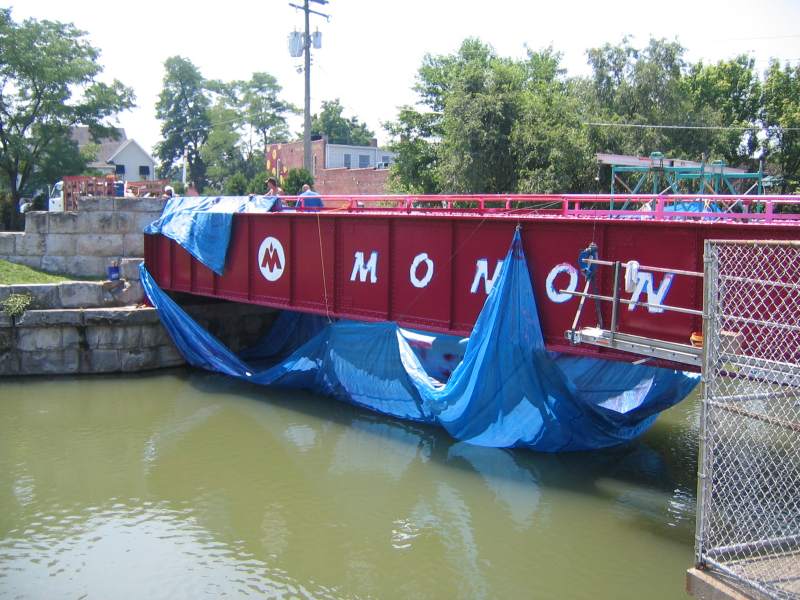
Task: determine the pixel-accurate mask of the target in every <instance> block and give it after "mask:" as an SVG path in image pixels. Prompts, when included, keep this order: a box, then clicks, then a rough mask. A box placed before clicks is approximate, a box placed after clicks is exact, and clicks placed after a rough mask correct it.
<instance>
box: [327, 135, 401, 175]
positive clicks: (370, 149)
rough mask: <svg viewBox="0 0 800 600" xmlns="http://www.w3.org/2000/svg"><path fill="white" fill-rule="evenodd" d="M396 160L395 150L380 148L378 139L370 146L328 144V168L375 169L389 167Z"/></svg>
mask: <svg viewBox="0 0 800 600" xmlns="http://www.w3.org/2000/svg"><path fill="white" fill-rule="evenodd" d="M394 160H395V154H394V152H389V151H388V150H383V149H381V148H378V146H377V140H376V141H375V144H374V145H370V146H350V145H347V144H330V143H329V144H326V146H325V168H326V169H341V168H343V167H344V168H347V169H375V168H387V167H388V166H389V165H390V164H391V163H393V162H394Z"/></svg>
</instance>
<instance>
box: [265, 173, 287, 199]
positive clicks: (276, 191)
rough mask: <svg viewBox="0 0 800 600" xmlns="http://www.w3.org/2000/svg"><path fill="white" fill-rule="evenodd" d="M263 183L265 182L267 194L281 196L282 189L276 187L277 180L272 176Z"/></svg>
mask: <svg viewBox="0 0 800 600" xmlns="http://www.w3.org/2000/svg"><path fill="white" fill-rule="evenodd" d="M265 183H266V184H267V192H266V195H267V196H283V190H282V189H281V188H279V187H278V182H277V180H276V179H275V178H274V177H270V178H269V179H267V181H266V182H265Z"/></svg>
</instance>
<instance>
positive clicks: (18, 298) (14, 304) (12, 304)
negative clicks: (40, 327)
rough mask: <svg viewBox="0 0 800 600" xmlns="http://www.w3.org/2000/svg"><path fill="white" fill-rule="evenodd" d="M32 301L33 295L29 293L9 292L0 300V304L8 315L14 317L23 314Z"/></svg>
mask: <svg viewBox="0 0 800 600" xmlns="http://www.w3.org/2000/svg"><path fill="white" fill-rule="evenodd" d="M32 302H33V296H31V295H30V294H9V295H8V296H6V297H5V299H4V300H3V301H2V302H0V306H2V307H3V312H4V313H6V314H7V315H8V316H9V317H14V318H16V317H21V316H22V315H23V314H25V311H26V310H28V307H29V306H30V305H31V303H32Z"/></svg>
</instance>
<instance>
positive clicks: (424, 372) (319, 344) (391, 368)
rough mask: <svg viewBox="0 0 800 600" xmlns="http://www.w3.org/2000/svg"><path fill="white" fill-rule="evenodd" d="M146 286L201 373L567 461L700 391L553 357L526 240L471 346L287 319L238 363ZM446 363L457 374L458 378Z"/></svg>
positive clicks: (677, 376)
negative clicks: (303, 392)
mask: <svg viewBox="0 0 800 600" xmlns="http://www.w3.org/2000/svg"><path fill="white" fill-rule="evenodd" d="M141 276H142V283H143V285H144V288H145V291H146V292H147V295H148V297H149V298H150V301H151V302H152V303H153V305H154V306H155V307H156V308H157V309H158V311H159V314H160V316H161V319H162V322H163V323H164V325H165V326H166V328H167V330H168V331H169V333H170V335H171V336H172V338H173V340H174V341H175V344H176V345H177V346H178V348H179V349H180V351H181V352H182V353H183V355H184V356H185V357H186V359H187V361H188V362H189V363H190V364H192V365H194V366H197V367H201V368H204V369H208V370H211V371H218V372H221V373H225V374H227V375H231V376H234V377H238V378H241V379H245V380H247V381H251V382H253V383H257V384H261V385H272V386H280V387H288V388H303V389H308V390H312V391H315V392H318V393H321V394H326V395H329V396H333V397H335V398H338V399H341V400H345V401H348V402H351V403H354V404H358V405H361V406H365V407H367V408H369V409H372V410H375V411H378V412H381V413H384V414H387V415H392V416H395V417H400V418H403V419H412V420H415V421H423V422H426V423H432V424H438V425H440V426H442V427H444V428H445V429H446V430H447V431H448V432H449V433H450V434H451V435H452V436H453V437H455V438H457V439H460V440H464V441H467V442H470V443H473V444H477V445H482V446H493V447H511V446H523V447H528V448H531V449H534V450H539V451H545V452H560V451H570V450H587V449H595V448H603V447H607V446H612V445H616V444H619V443H622V442H625V441H627V440H630V439H633V438H635V437H636V436H638V435H640V434H641V433H642V432H644V431H645V430H646V429H647V428H648V427H649V426H650V425H651V424H652V423H653V422H654V420H655V419H656V417H657V415H658V413H659V412H660V411H662V410H664V409H666V408H669V407H670V406H672V405H673V404H675V403H677V402H678V401H680V400H681V399H683V398H684V397H685V396H686V395H687V394H688V393H689V392H691V390H692V389H693V388H694V387H695V386H696V385H697V383H698V381H699V377H698V376H695V375H689V374H685V373H683V372H680V371H673V370H668V369H660V368H656V367H650V366H646V365H631V364H627V363H619V362H612V361H603V360H597V359H589V358H575V357H569V356H560V355H555V354H552V353H549V352H547V350H546V349H545V345H544V340H543V337H542V331H541V327H540V324H539V318H538V313H537V309H536V301H535V298H534V295H533V288H532V286H531V281H530V274H529V272H528V267H527V263H526V261H525V256H524V253H523V249H522V243H521V240H520V235H519V232H517V233H516V234H515V236H514V240H513V243H512V245H511V249H510V250H509V253H508V256H507V257H506V260H505V261H504V262H503V267H502V270H501V273H500V276H499V278H498V280H497V281H496V282H495V284H494V286H493V287H492V291H491V293H490V294H489V296H488V298H487V300H486V303H485V305H484V307H483V310H482V311H481V313H480V315H479V317H478V320H477V322H476V323H475V327H474V329H473V331H472V334H471V335H470V337H469V338H468V340H466V341H462V340H458V339H457V338H452V337H450V336H438V337H437V336H432V335H430V334H421V333H419V332H409V331H406V330H403V329H401V328H400V327H399V326H398V325H397V324H395V323H391V322H387V323H358V322H352V321H339V322H334V323H329V322H327V321H325V320H321V319H320V318H319V317H310V316H308V315H298V314H294V313H284V314H283V315H282V316H281V317H280V318H279V319H278V320H277V321H276V323H275V325H274V326H273V328H272V330H271V331H270V332H269V334H268V335H267V336H266V337H265V338H264V339H263V340H262V342H261V343H259V344H258V345H257V346H256V347H255V348H253V349H251V350H250V351H249V352H247V353H244V354H242V355H239V356H237V355H236V354H234V353H233V352H231V351H230V350H229V349H227V348H226V347H225V346H224V345H223V344H222V343H221V342H219V340H217V339H216V338H214V337H213V336H211V335H210V334H209V333H208V332H207V331H205V330H204V329H203V328H202V327H200V326H199V325H198V324H197V323H196V322H195V321H193V320H192V319H191V318H190V317H189V316H188V315H187V314H186V313H185V312H184V311H183V310H182V309H181V308H180V307H179V306H178V305H177V304H175V302H173V301H172V300H171V299H170V298H169V296H167V294H166V293H164V292H163V291H162V290H161V289H159V287H158V286H157V285H156V283H155V281H154V280H153V279H152V277H151V276H150V274H149V273H148V272H147V269H146V268H145V267H144V265H142V268H141ZM426 336H427V339H428V340H430V344H427V342H426ZM440 340H441V341H440ZM426 344H427V345H428V346H429V347H427V348H426V347H425V346H426ZM441 349H443V350H441ZM462 351H463V355H462V354H461V352H462ZM443 357H446V358H443ZM448 361H449V362H452V364H453V365H454V367H455V368H454V370H453V371H452V373H450V374H449V377H447V374H448V373H449V369H448V368H447V365H446V364H444V363H447V362H448ZM437 376H439V377H440V378H439V379H437Z"/></svg>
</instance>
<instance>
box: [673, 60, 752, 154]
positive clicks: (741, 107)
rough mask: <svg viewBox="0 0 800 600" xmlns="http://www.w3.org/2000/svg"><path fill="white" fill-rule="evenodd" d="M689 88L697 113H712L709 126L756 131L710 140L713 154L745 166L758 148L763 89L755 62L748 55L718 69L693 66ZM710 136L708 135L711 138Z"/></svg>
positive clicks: (718, 65) (721, 134)
mask: <svg viewBox="0 0 800 600" xmlns="http://www.w3.org/2000/svg"><path fill="white" fill-rule="evenodd" d="M686 87H687V89H688V93H689V95H690V100H691V104H692V106H693V107H694V110H695V111H697V112H701V111H703V110H704V109H705V111H706V112H707V113H708V112H711V113H712V114H707V116H706V118H707V119H708V121H709V123H714V124H719V125H734V126H740V127H753V129H751V130H749V131H744V132H742V131H737V130H730V131H718V132H715V133H713V134H711V135H710V136H709V137H710V138H711V140H710V146H711V148H712V150H713V152H712V154H715V155H718V156H720V157H722V158H724V159H725V161H726V162H727V163H728V164H743V163H746V162H747V161H749V160H750V158H751V157H752V156H753V154H754V152H755V151H756V149H757V148H758V137H757V135H756V132H757V127H758V119H759V110H760V103H761V96H762V86H761V81H760V80H759V78H758V75H757V74H756V72H755V61H754V60H753V59H752V58H750V57H748V56H745V55H741V56H737V57H736V58H734V59H732V60H728V61H719V62H718V63H716V64H714V65H704V64H703V63H702V62H700V63H697V64H696V65H693V66H692V67H691V69H690V71H689V74H688V75H687V77H686ZM707 135H708V134H707Z"/></svg>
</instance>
